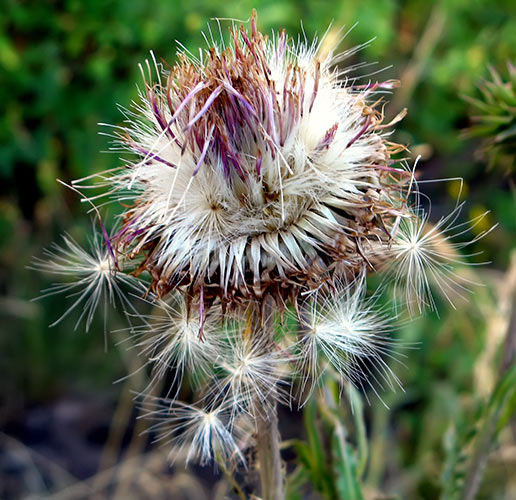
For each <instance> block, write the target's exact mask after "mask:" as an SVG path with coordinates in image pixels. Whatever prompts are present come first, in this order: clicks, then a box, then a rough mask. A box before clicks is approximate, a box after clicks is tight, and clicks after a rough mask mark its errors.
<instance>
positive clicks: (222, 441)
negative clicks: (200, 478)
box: [143, 399, 244, 465]
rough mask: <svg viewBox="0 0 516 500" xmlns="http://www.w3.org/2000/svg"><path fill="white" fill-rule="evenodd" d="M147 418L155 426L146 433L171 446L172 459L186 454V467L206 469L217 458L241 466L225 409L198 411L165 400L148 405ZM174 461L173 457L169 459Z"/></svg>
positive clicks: (220, 407) (193, 407)
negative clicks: (235, 462)
mask: <svg viewBox="0 0 516 500" xmlns="http://www.w3.org/2000/svg"><path fill="white" fill-rule="evenodd" d="M145 409H146V410H147V411H148V413H147V414H145V413H144V414H143V417H146V418H149V419H150V420H151V421H154V422H155V423H154V424H153V425H151V426H150V427H149V429H148V432H153V433H156V434H157V437H156V441H162V442H164V443H166V444H171V443H172V444H174V447H173V452H171V454H172V453H174V455H180V454H182V453H185V452H186V463H187V464H188V463H189V462H191V461H193V462H196V463H199V464H200V465H206V464H208V463H210V462H211V461H213V459H214V458H216V457H218V458H219V459H220V460H221V461H222V462H224V463H229V462H234V461H240V462H244V457H243V455H242V453H241V451H240V449H239V447H238V446H237V443H236V441H235V439H234V437H233V434H232V432H231V431H230V430H229V429H228V427H227V422H228V421H229V417H228V411H227V408H225V407H224V406H219V407H215V408H197V407H195V406H192V405H187V404H183V403H181V402H179V401H171V400H168V399H155V400H154V401H152V402H150V403H147V405H146V406H145ZM172 458H173V457H172Z"/></svg>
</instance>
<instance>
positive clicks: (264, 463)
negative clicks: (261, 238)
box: [253, 298, 285, 500]
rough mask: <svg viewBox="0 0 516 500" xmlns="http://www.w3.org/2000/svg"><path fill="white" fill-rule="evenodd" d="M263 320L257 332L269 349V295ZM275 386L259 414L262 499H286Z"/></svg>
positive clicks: (271, 338) (271, 334)
mask: <svg viewBox="0 0 516 500" xmlns="http://www.w3.org/2000/svg"><path fill="white" fill-rule="evenodd" d="M259 316H260V317H261V321H256V320H255V331H254V332H253V333H254V334H256V335H259V336H261V337H262V338H263V339H264V340H266V342H265V346H266V349H270V348H271V347H272V344H273V341H274V318H273V304H272V299H270V298H269V299H268V300H267V299H266V300H265V302H264V305H263V307H262V311H261V314H260V315H259ZM275 396H276V394H275V390H274V389H273V390H271V392H270V395H269V401H268V402H267V401H265V402H264V401H261V402H260V411H258V412H257V415H256V448H257V451H258V462H259V467H260V469H259V470H260V482H261V498H262V499H263V500H283V499H284V498H285V488H284V477H283V468H282V466H281V455H280V443H281V437H280V433H279V429H278V414H277V411H276V400H275Z"/></svg>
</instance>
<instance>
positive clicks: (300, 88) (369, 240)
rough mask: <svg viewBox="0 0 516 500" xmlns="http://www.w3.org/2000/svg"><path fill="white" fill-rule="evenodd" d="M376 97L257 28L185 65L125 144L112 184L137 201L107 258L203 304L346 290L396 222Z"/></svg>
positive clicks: (397, 172)
mask: <svg viewBox="0 0 516 500" xmlns="http://www.w3.org/2000/svg"><path fill="white" fill-rule="evenodd" d="M156 67H157V68H158V66H156ZM157 71H159V72H160V73H161V70H159V69H157ZM380 86H381V85H380V84H374V85H366V86H353V85H352V84H349V83H348V82H346V81H345V80H342V79H341V78H340V74H339V71H338V70H337V69H334V68H333V60H332V58H331V57H327V58H325V59H324V60H320V59H319V58H318V57H317V54H316V47H315V46H313V45H312V46H306V45H304V44H302V43H301V44H295V43H294V42H293V41H291V40H290V39H288V38H287V36H286V34H285V32H282V33H280V34H279V35H278V36H277V37H273V39H269V38H268V37H266V36H264V35H262V34H261V33H260V32H259V31H258V30H257V27H256V17H255V16H253V18H252V19H251V28H250V31H246V30H245V29H244V27H242V26H240V28H238V29H237V28H234V29H233V30H231V43H230V44H229V46H227V47H226V48H220V47H216V46H214V47H211V48H210V49H209V50H207V51H206V52H205V53H204V54H202V55H201V58H200V59H199V60H196V59H192V58H188V57H187V56H186V55H184V54H181V55H180V56H179V61H178V63H177V64H176V65H175V66H173V67H172V68H171V69H170V70H169V71H165V72H163V73H162V74H159V75H158V79H157V81H155V82H154V83H150V82H147V83H146V84H145V90H144V91H143V92H142V93H141V103H140V104H139V105H138V110H139V111H140V112H141V115H143V118H137V119H134V120H132V122H131V124H130V125H129V126H128V127H127V128H126V129H124V131H123V133H122V135H123V141H124V144H125V146H126V147H127V148H129V149H130V150H131V151H132V152H134V153H136V154H137V155H138V156H139V157H140V159H139V161H138V162H136V163H133V164H130V165H128V167H127V168H126V169H124V170H123V171H122V172H121V173H118V174H117V175H115V176H114V177H113V178H112V179H111V183H112V185H113V188H114V189H115V191H117V190H120V189H122V190H123V193H124V197H125V196H127V190H129V193H130V196H132V197H133V205H132V206H131V207H130V208H128V209H127V211H126V212H125V215H124V226H123V229H122V230H121V231H120V232H119V234H118V235H117V236H116V238H114V240H113V242H112V243H113V245H114V247H115V248H116V251H117V252H120V253H126V254H128V255H130V256H132V257H136V256H140V257H142V259H143V262H142V264H141V269H142V270H143V269H144V270H147V271H148V272H149V273H150V274H151V276H152V288H153V290H154V291H155V292H156V293H157V294H158V295H159V296H163V295H166V294H167V293H168V292H169V291H171V290H173V289H176V288H177V287H178V286H181V287H185V288H187V289H188V290H189V293H191V294H193V295H199V291H200V290H201V289H203V293H204V295H205V298H206V301H207V302H209V301H210V300H211V301H212V300H214V299H215V298H216V297H220V299H221V300H222V301H223V302H225V303H226V304H235V303H238V302H239V301H242V300H243V301H246V300H261V299H262V298H263V297H264V296H266V295H269V294H271V295H273V296H274V297H275V298H276V299H277V300H278V303H285V302H286V300H288V299H289V298H296V297H297V296H298V295H299V293H301V292H304V291H307V290H311V289H314V288H318V287H319V286H320V285H321V283H323V282H325V281H326V280H331V279H333V278H334V277H335V275H337V276H338V277H346V278H347V279H349V278H353V277H354V276H356V275H357V273H359V272H360V271H361V270H362V269H363V267H364V266H366V265H372V262H371V260H372V259H373V257H374V252H373V249H374V248H376V247H377V246H378V245H380V246H382V245H383V246H385V247H387V245H388V244H389V241H390V228H391V227H392V226H393V224H394V221H395V220H396V218H397V217H399V216H404V214H405V210H406V208H405V204H404V198H403V196H402V195H401V193H402V191H403V186H404V185H405V183H406V180H407V177H408V175H407V172H406V171H405V170H404V169H403V168H401V167H400V168H395V167H393V160H391V154H392V153H393V151H394V150H395V149H397V148H398V146H396V145H393V144H391V143H389V142H388V141H387V140H386V139H385V136H384V132H383V131H384V129H385V128H386V127H387V126H388V125H389V124H384V123H383V113H382V107H381V100H376V102H374V101H375V98H374V97H373V96H374V94H375V91H376V90H378V88H379V87H380ZM386 86H387V87H391V86H392V83H391V82H388V83H387V84H386ZM399 118H401V115H400V116H399V117H398V119H399Z"/></svg>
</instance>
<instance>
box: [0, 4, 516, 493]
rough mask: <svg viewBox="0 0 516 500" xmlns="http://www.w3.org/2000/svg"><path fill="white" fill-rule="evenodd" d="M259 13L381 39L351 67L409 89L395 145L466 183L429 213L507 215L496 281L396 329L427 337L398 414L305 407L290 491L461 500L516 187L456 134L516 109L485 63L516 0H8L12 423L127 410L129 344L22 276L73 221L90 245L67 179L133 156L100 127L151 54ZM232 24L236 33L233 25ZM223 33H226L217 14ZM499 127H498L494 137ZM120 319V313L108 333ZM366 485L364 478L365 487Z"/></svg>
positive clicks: (410, 338)
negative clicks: (308, 485) (49, 408)
mask: <svg viewBox="0 0 516 500" xmlns="http://www.w3.org/2000/svg"><path fill="white" fill-rule="evenodd" d="M253 7H256V8H257V10H258V14H259V24H260V26H261V28H262V30H263V31H264V32H270V30H271V29H276V30H277V29H280V28H283V27H285V28H286V29H287V31H288V32H289V33H290V34H291V35H292V36H294V37H297V36H298V35H299V36H303V31H304V33H305V34H306V37H307V38H308V39H309V40H310V39H311V38H312V37H313V36H314V35H315V34H316V33H318V34H319V35H322V34H323V33H324V32H325V31H326V30H327V28H328V26H330V23H331V22H332V21H333V24H332V28H331V30H330V31H329V34H328V38H327V39H328V41H338V39H339V38H340V36H341V35H343V34H345V33H347V34H346V36H345V37H344V38H343V40H342V41H341V43H340V46H339V47H340V49H341V50H345V49H347V48H350V47H353V46H355V45H359V44H364V43H365V42H367V41H369V40H372V39H373V38H375V40H374V41H372V42H371V43H369V44H366V45H365V46H364V48H363V50H362V51H360V52H359V53H358V54H356V55H355V56H353V57H352V58H350V59H349V60H347V61H345V64H358V63H360V62H371V63H374V62H375V61H379V62H378V63H376V64H371V65H370V66H367V67H365V68H362V69H360V70H359V71H358V72H357V74H359V75H366V78H369V77H368V76H367V75H368V74H370V75H371V76H370V78H379V79H388V78H398V79H400V80H401V81H402V87H401V88H400V89H399V90H397V91H396V92H395V93H394V95H393V96H386V99H387V100H391V103H390V105H389V106H388V107H387V108H386V112H387V113H388V114H394V113H395V112H396V111H397V110H399V109H400V108H402V107H405V106H406V107H407V108H408V110H409V114H408V116H407V118H406V119H405V120H404V121H403V122H402V123H401V124H399V125H398V130H397V132H396V139H397V140H398V141H401V142H403V143H407V144H410V145H411V149H412V151H413V155H414V156H413V158H415V156H416V155H417V154H421V155H422V161H421V162H420V164H419V166H418V169H419V171H420V175H421V178H422V180H424V179H425V178H426V177H427V176H428V177H429V178H454V177H456V176H461V177H464V178H465V182H464V184H461V183H458V182H457V181H450V182H446V183H435V184H428V185H427V184H423V185H422V186H423V188H424V190H425V191H426V192H427V193H428V194H429V195H430V197H431V198H432V200H433V205H434V206H433V212H432V213H433V216H434V217H438V216H440V215H442V214H443V213H446V212H447V211H448V210H449V207H451V206H453V204H454V203H455V198H456V196H457V195H458V194H459V193H461V194H462V197H463V198H466V199H467V200H468V205H467V207H468V208H467V210H469V213H468V214H466V215H468V216H469V217H470V218H472V219H473V218H474V217H476V216H477V215H478V214H479V213H482V212H483V211H485V210H490V211H491V214H490V216H489V217H488V218H486V219H485V222H484V224H485V225H486V226H489V225H491V224H494V223H499V226H498V228H497V229H496V230H495V231H493V232H492V233H490V235H489V236H488V237H486V238H484V239H483V240H481V241H480V242H478V243H477V244H476V245H475V247H474V249H473V250H472V253H476V252H477V251H483V252H484V254H483V255H482V256H480V257H476V256H474V257H472V258H473V259H476V260H478V261H486V260H488V261H493V266H492V267H491V268H484V269H483V270H480V271H479V273H483V274H477V275H476V276H474V277H473V281H480V282H485V283H488V284H489V286H487V287H485V288H482V289H480V290H477V291H476V295H474V296H471V297H470V302H469V303H467V304H462V303H461V304H462V305H459V306H458V309H457V310H455V311H454V310H450V308H449V306H447V305H446V304H442V307H441V308H440V310H441V311H442V314H441V316H440V317H437V316H436V315H431V314H429V315H427V316H426V317H424V318H421V319H420V320H418V321H416V322H414V323H411V324H407V325H405V326H402V327H401V328H400V329H399V330H398V331H397V332H395V335H396V337H397V338H398V339H399V340H400V341H402V342H404V343H405V344H406V345H409V346H410V345H412V346H414V348H413V349H409V350H407V351H404V352H403V354H405V355H406V358H404V359H403V362H404V364H405V365H406V366H405V367H403V366H400V365H398V364H394V365H393V369H394V370H395V372H396V374H397V375H398V376H399V377H400V378H401V379H402V382H403V386H404V387H405V391H406V392H402V391H398V392H396V393H391V392H387V393H386V394H385V395H383V394H382V398H383V399H384V402H385V405H387V406H388V407H389V408H388V409H387V408H386V406H384V405H383V403H382V402H381V401H379V400H378V398H376V397H375V396H374V395H373V396H372V397H371V404H370V405H365V407H364V411H363V420H362V421H360V420H356V419H355V420H353V419H354V417H353V413H352V412H351V411H350V409H349V408H347V410H345V409H344V407H345V405H346V403H342V405H343V408H340V409H338V410H337V409H335V408H332V407H331V405H330V404H329V402H328V401H327V402H326V404H327V405H329V408H327V409H326V410H324V409H321V408H322V407H318V408H313V407H309V408H308V411H307V412H306V413H305V427H306V436H307V440H306V442H305V443H303V444H301V443H299V446H297V453H298V454H299V456H300V457H303V459H302V461H301V462H302V466H301V468H300V469H299V470H297V471H295V472H294V474H293V475H292V476H291V477H290V480H289V485H290V486H291V490H292V491H293V492H295V491H299V488H302V487H303V484H304V478H305V477H306V475H307V474H308V475H309V476H310V477H312V479H314V480H315V484H316V486H317V487H318V489H319V491H321V492H326V494H327V495H330V496H331V495H341V497H342V498H362V495H363V496H364V497H365V498H378V497H379V496H380V494H383V495H384V496H383V497H382V498H384V497H385V495H394V496H396V495H397V496H399V497H400V498H424V499H434V498H438V497H439V495H441V494H445V495H444V497H445V498H452V497H453V496H446V495H447V494H448V493H447V492H449V491H452V492H453V491H455V488H460V487H461V482H460V481H461V477H459V476H460V474H462V473H463V472H462V471H463V470H466V468H467V464H468V463H469V459H470V457H471V454H470V453H471V452H470V450H469V448H468V446H471V447H473V448H474V442H475V439H476V437H477V431H478V428H477V427H475V426H476V425H477V420H476V418H478V419H480V420H478V422H481V421H482V422H483V421H484V419H485V418H486V417H485V415H486V414H488V413H489V411H490V410H489V409H488V408H490V407H491V406H490V405H491V403H488V401H489V397H490V394H491V390H492V388H493V387H495V386H496V384H495V382H494V381H492V383H489V380H490V379H493V380H494V379H495V378H496V377H495V375H493V373H497V372H496V362H497V359H498V358H497V354H496V353H497V352H498V350H499V349H500V343H501V340H500V336H502V337H503V335H504V332H503V331H502V332H500V331H498V333H497V334H496V332H497V330H496V327H492V330H490V329H489V328H491V327H490V326H489V325H490V324H491V322H492V321H494V319H493V318H496V317H499V316H500V314H501V313H500V310H499V308H498V305H497V304H498V303H499V302H500V301H501V300H502V299H501V298H500V295H498V289H497V288H496V286H497V285H496V283H498V281H500V280H502V276H503V275H502V273H501V271H500V270H503V269H505V268H506V267H507V265H508V262H509V254H510V250H511V248H513V247H515V246H516V215H515V214H516V203H515V195H514V190H513V181H512V179H511V178H510V177H508V176H503V175H500V174H499V173H498V171H497V170H490V171H487V169H486V165H485V162H484V160H483V159H482V158H478V157H477V156H475V154H474V152H475V150H477V149H478V147H479V146H480V142H479V141H480V139H477V138H473V139H469V140H464V139H462V138H461V133H460V132H461V130H463V129H465V128H467V127H469V126H471V122H470V119H469V116H470V115H475V114H478V111H479V109H480V111H481V114H482V116H487V115H489V116H505V115H503V114H501V113H502V110H504V111H507V108H508V107H509V108H510V109H511V110H512V111H513V104H512V101H510V99H514V92H513V90H514V82H512V83H513V87H512V92H513V93H512V97H510V98H509V96H508V95H507V93H506V92H505V90H503V89H505V88H507V89H509V87H505V85H506V84H503V83H500V81H499V79H498V78H497V77H496V76H492V77H491V78H492V83H483V84H482V83H480V82H483V81H484V82H485V81H486V80H485V79H486V78H489V75H488V67H489V66H491V67H493V68H495V69H496V70H497V71H502V70H503V68H504V67H505V65H506V62H507V61H516V4H515V3H514V1H513V0H497V1H493V0H447V1H444V0H442V1H437V2H422V1H420V0H406V1H404V2H399V1H394V0H362V1H360V2H351V1H340V0H338V1H335V0H331V1H330V0H317V1H316V0H305V1H301V0H297V1H296V0H283V1H281V2H278V1H276V0H274V1H273V0H260V1H259V2H258V3H257V2H250V1H249V0H243V1H241V2H238V3H230V2H226V3H220V2H218V1H215V0H190V1H186V0H176V1H174V2H172V1H170V0H155V1H153V2H141V1H136V0H89V1H88V2H84V1H80V0H61V1H52V0H47V1H42V0H39V1H38V0H32V1H23V0H4V1H3V3H2V15H1V16H0V275H1V296H0V301H1V302H0V306H1V307H0V316H1V318H2V322H3V325H2V333H1V337H0V348H1V350H2V354H3V355H2V358H1V361H0V367H1V370H2V373H3V374H4V375H3V380H2V382H3V383H2V387H1V392H0V397H1V398H2V399H3V400H4V401H8V404H5V405H3V406H2V412H1V413H0V427H1V426H2V425H3V424H4V423H9V422H13V421H14V420H15V419H16V418H23V415H24V411H25V410H26V409H27V408H29V407H31V406H34V405H38V404H50V403H51V402H52V401H54V400H55V399H56V398H58V397H63V395H66V394H82V395H86V396H85V397H93V398H95V397H97V395H98V393H99V392H98V391H99V390H100V388H102V393H103V394H107V398H108V399H109V400H110V401H112V403H113V405H114V402H115V401H116V400H117V398H118V397H119V393H120V391H121V390H122V387H121V385H120V384H119V385H115V386H111V382H112V381H113V380H115V379H116V378H117V377H119V376H123V375H125V374H126V373H127V371H131V363H130V361H127V359H126V355H125V354H123V352H122V351H123V350H124V348H125V345H124V344H122V348H121V349H120V350H118V349H116V348H115V347H114V346H113V344H114V343H115V341H114V340H113V338H112V337H111V336H110V337H109V338H108V349H107V352H106V350H105V348H104V339H103V336H102V332H103V325H102V321H99V323H98V324H97V326H96V327H95V328H93V327H92V329H91V332H90V334H88V335H85V334H83V333H81V332H74V330H73V328H74V318H73V317H70V318H66V319H65V320H63V322H62V323H60V324H59V325H58V326H57V327H55V328H52V329H48V328H47V325H48V324H50V323H52V321H54V320H55V319H56V318H57V317H58V316H59V315H60V314H61V313H62V309H63V305H62V302H61V300H62V299H60V298H56V299H49V300H46V301H44V302H43V301H37V302H29V300H30V299H31V298H32V297H36V296H37V295H38V293H39V290H40V289H42V288H45V287H46V286H48V285H49V283H47V282H45V281H44V280H45V278H44V277H43V276H39V275H36V274H35V273H34V272H32V271H30V270H29V269H27V268H26V266H27V264H28V263H29V262H30V259H31V256H32V255H34V254H40V253H41V248H42V247H44V246H48V244H49V242H50V241H53V240H56V238H57V235H58V234H59V233H60V232H61V231H63V230H64V229H66V230H67V231H69V232H70V233H71V234H72V236H73V237H74V238H75V239H76V240H77V241H78V242H79V243H85V242H86V241H87V237H88V235H89V233H90V227H91V226H90V222H89V219H88V216H87V215H86V209H85V207H84V206H83V205H82V204H81V203H80V201H79V200H78V199H77V197H76V196H75V194H74V193H71V192H68V191H66V190H65V189H64V188H63V187H62V186H61V185H60V184H58V183H56V182H55V179H56V178H60V179H63V180H64V181H69V180H71V179H74V178H79V177H82V176H85V175H90V174H92V173H94V172H98V171H101V170H106V169H109V168H113V167H116V166H118V165H119V163H120V160H119V158H118V156H117V155H116V154H106V153H101V151H105V150H107V149H108V148H109V139H108V138H106V137H105V136H102V135H99V134H98V132H99V131H102V132H109V130H108V129H106V128H105V127H101V126H99V125H98V123H99V122H102V123H111V124H117V123H120V122H121V121H122V119H123V118H122V115H121V113H120V111H119V109H118V108H117V105H118V104H120V105H123V106H129V105H130V102H131V101H132V100H134V99H136V96H137V87H136V86H137V85H139V84H141V76H140V74H139V70H138V63H141V62H143V61H144V60H145V58H148V57H149V51H150V50H152V51H154V53H155V54H156V56H157V58H158V59H159V58H164V59H166V60H168V61H173V60H174V54H175V51H176V48H177V45H176V43H175V40H180V41H181V43H182V44H184V46H185V47H186V48H187V49H189V50H192V52H194V53H195V52H196V51H197V47H199V46H201V47H205V46H206V44H205V42H204V40H203V37H202V35H201V30H204V32H205V33H206V34H207V36H208V37H209V36H210V32H209V30H208V28H207V23H208V22H209V21H210V19H211V18H214V17H219V18H232V19H244V20H245V19H247V18H248V17H249V15H250V12H251V9H252V8H253ZM301 22H302V24H301ZM357 22H358V24H357V25H356V26H354V25H355V23H357ZM221 26H222V32H223V33H224V34H225V33H226V32H227V30H226V26H227V22H226V21H223V22H221ZM342 26H344V27H345V28H344V29H343V30H342V31H341V32H340V33H339V32H338V31H337V30H338V29H339V28H341V27H342ZM352 26H354V27H353V29H351V30H350V31H349V32H347V30H348V29H349V28H351V27H352ZM211 27H212V30H213V37H214V38H215V39H218V38H219V37H220V35H219V34H218V26H217V24H216V23H214V22H212V23H211ZM323 48H324V47H323ZM380 70H381V71H380ZM376 72H379V73H376ZM509 78H511V79H512V80H513V79H514V75H513V74H512V75H510V77H509ZM479 84H480V85H481V86H483V88H484V89H486V90H485V91H484V93H483V94H482V95H481V96H480V97H474V98H475V99H477V100H476V101H470V102H467V101H466V100H464V99H462V98H461V97H460V96H463V95H467V96H478V91H477V90H476V89H477V86H478V85H479ZM488 96H491V97H488ZM507 99H509V101H507ZM480 103H482V104H480ZM486 106H489V109H488V108H486ZM475 108H477V109H476V110H475ZM494 108H496V109H494ZM486 113H487V115H486ZM513 117H514V115H513ZM488 120H489V119H488ZM484 122H485V119H484ZM504 122H505V118H504ZM495 123H496V130H497V131H498V130H499V126H503V127H505V126H508V125H507V124H506V123H503V124H502V123H501V120H500V123H499V124H498V122H497V121H496V120H494V121H493V124H495ZM511 123H512V125H510V126H514V122H511ZM493 126H494V125H493ZM473 130H474V129H473ZM476 130H477V132H479V129H478V128H477V129H476ZM493 130H494V129H493ZM491 131H492V130H491V129H490V130H487V129H484V130H483V131H482V134H480V135H482V136H484V135H485V134H486V133H489V134H491ZM477 229H478V230H479V231H481V230H485V229H486V227H477ZM497 280H498V281H497ZM122 325H123V323H122V322H120V321H119V318H118V317H117V315H116V314H115V315H114V316H113V317H112V318H111V320H110V325H109V327H110V328H112V329H117V328H121V326H122ZM493 332H494V333H493ZM120 335H121V334H120ZM120 335H119V337H117V339H119V338H120ZM496 335H498V336H496ZM493 350H494V351H493ZM482 370H483V371H482ZM479 373H482V375H481V376H480V375H479ZM486 373H487V374H491V375H489V376H486ZM484 385H485V386H486V387H487V388H485V387H484ZM495 392H496V391H495ZM343 401H346V398H344V400H343ZM504 401H505V399H504ZM335 404H337V403H335ZM357 404H358V403H357ZM486 404H487V405H488V406H487V407H486V406H483V405H486ZM483 408H484V409H483ZM486 408H487V409H486ZM335 411H339V412H340V411H343V412H345V414H346V415H347V420H349V422H348V421H347V420H346V419H345V420H346V422H347V424H346V427H345V428H338V429H337V428H335V422H334V421H332V417H331V416H332V414H333V412H335ZM324 412H325V413H324ZM486 412H487V413H486ZM502 413H503V412H502ZM359 414H360V415H362V414H361V413H359ZM475 415H477V417H475ZM360 418H362V417H360ZM504 418H505V417H504ZM332 422H333V423H332ZM360 422H361V423H360ZM460 422H462V424H460ZM479 425H480V423H479ZM361 426H362V427H361ZM360 429H362V430H360ZM366 430H367V435H368V450H364V446H363V440H362V441H360V442H359V437H360V436H361V435H362V434H363V433H364V432H365V431H366ZM497 435H498V439H499V440H501V441H500V442H501V443H502V444H501V447H502V448H504V446H510V445H509V444H507V442H509V441H507V439H505V441H504V436H505V434H504V433H503V432H502V431H500V432H497ZM325 436H326V437H325ZM121 439H122V438H120V440H121ZM321 440H322V442H321ZM361 443H362V444H361ZM504 443H505V444H504ZM512 446H514V444H513V445H512ZM364 453H365V455H364ZM364 456H367V457H368V458H367V459H365V458H363V457H364ZM364 460H367V465H366V467H365V469H364V465H363V461H364ZM463 462H464V463H463ZM328 464H329V465H330V467H329V468H328V467H327V465H328ZM443 464H444V465H443ZM443 466H444V472H443ZM463 466H464V469H462V467H463ZM343 467H346V469H343ZM511 467H512V468H513V470H514V463H507V462H504V461H503V460H502V461H501V462H494V463H492V464H490V465H489V466H488V468H487V471H486V476H485V477H486V479H485V482H484V484H483V486H482V487H481V490H480V494H479V498H504V494H505V492H506V488H509V487H510V482H511V480H510V477H509V476H510V474H509V471H510V468H511ZM357 484H361V485H362V484H364V485H365V486H364V487H363V491H362V490H361V489H359V488H358V487H357ZM512 487H513V488H514V485H513V486H512ZM443 492H444V493H443ZM512 492H513V494H514V489H513V490H512ZM293 495H294V493H293ZM292 498H303V496H295V495H294V496H292ZM507 498H508V497H507Z"/></svg>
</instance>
